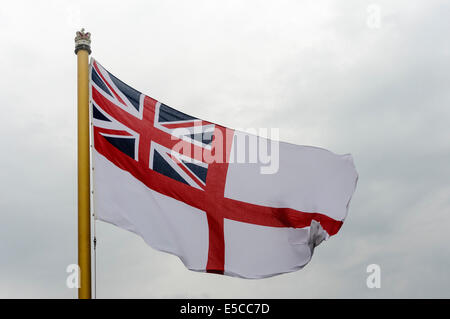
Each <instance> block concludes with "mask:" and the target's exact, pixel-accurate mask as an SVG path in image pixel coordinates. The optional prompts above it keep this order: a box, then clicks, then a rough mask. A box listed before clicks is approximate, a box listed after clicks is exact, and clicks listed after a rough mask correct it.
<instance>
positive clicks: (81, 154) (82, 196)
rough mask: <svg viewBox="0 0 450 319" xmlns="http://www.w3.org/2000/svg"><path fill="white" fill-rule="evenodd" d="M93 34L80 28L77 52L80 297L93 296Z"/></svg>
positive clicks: (77, 35)
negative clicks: (91, 113)
mask: <svg viewBox="0 0 450 319" xmlns="http://www.w3.org/2000/svg"><path fill="white" fill-rule="evenodd" d="M90 38H91V34H90V33H89V32H86V33H85V32H84V29H81V31H78V32H77V33H76V37H75V54H76V55H77V60H78V265H79V267H80V273H79V276H80V277H79V278H80V281H79V283H80V286H79V288H78V298H79V299H91V216H90V169H89V149H90V147H89V54H90V53H91V39H90Z"/></svg>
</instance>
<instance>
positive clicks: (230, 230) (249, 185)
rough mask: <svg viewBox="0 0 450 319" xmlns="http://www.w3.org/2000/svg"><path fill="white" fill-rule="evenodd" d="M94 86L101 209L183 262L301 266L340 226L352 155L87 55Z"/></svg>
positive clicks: (249, 272)
mask: <svg viewBox="0 0 450 319" xmlns="http://www.w3.org/2000/svg"><path fill="white" fill-rule="evenodd" d="M90 90H91V94H90V96H91V106H92V124H93V130H92V134H93V143H94V150H93V155H92V156H93V168H94V178H93V183H94V188H93V189H94V212H95V216H96V218H97V219H99V220H102V221H105V222H108V223H111V224H114V225H116V226H118V227H120V228H123V229H126V230H129V231H131V232H134V233H136V234H138V235H139V236H141V237H142V238H143V239H144V241H145V242H146V243H147V244H148V245H150V246H151V247H153V248H155V249H158V250H160V251H164V252H168V253H171V254H174V255H176V256H178V257H179V258H180V259H181V261H182V262H183V263H184V265H185V266H186V267H187V268H188V269H190V270H194V271H199V272H213V273H220V274H226V275H230V276H236V277H243V278H263V277H269V276H274V275H276V274H281V273H286V272H291V271H295V270H298V269H300V268H302V267H304V266H305V265H306V264H307V263H308V262H309V261H310V260H311V257H312V254H313V251H314V247H316V246H317V245H319V244H320V243H321V242H322V241H323V240H324V239H328V237H329V236H332V235H335V234H336V233H337V232H338V231H339V229H340V228H341V226H342V223H343V221H344V219H345V217H346V216H347V211H348V205H349V202H350V199H351V197H352V195H353V192H354V190H355V187H356V181H357V177H358V175H357V172H356V170H355V167H354V164H353V160H352V156H351V155H349V154H346V155H336V154H334V153H332V152H330V151H327V150H325V149H322V148H317V147H310V146H299V145H294V144H290V143H284V142H279V143H278V142H277V141H274V140H271V139H268V138H265V137H261V136H257V135H255V134H252V133H248V132H244V131H238V130H233V129H229V128H226V127H224V126H221V125H218V124H214V123H211V122H209V121H204V120H201V119H198V118H196V117H193V116H190V115H187V114H185V113H182V112H180V111H178V110H176V109H174V108H171V107H169V106H167V105H166V104H164V103H161V102H159V101H157V100H155V99H153V98H151V97H149V96H146V95H144V94H142V93H141V92H139V91H137V90H135V89H133V88H131V87H130V86H128V85H126V84H125V83H124V82H122V81H121V80H119V79H118V78H117V77H115V76H114V75H113V74H111V73H110V72H108V71H107V70H106V69H104V68H103V67H102V66H101V65H100V64H99V63H98V62H97V61H95V60H93V59H92V60H91V66H90ZM269 151H270V152H269ZM269 153H270V156H268V154H269ZM258 154H259V155H261V154H262V155H264V156H258ZM260 157H261V158H262V159H263V160H259V159H260ZM255 159H256V160H255Z"/></svg>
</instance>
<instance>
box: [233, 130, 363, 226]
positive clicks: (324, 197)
mask: <svg viewBox="0 0 450 319" xmlns="http://www.w3.org/2000/svg"><path fill="white" fill-rule="evenodd" d="M238 135H247V136H249V137H250V136H251V137H252V138H256V139H257V140H258V143H257V144H258V145H261V144H262V143H260V142H263V141H264V142H265V141H267V139H264V138H261V137H256V136H254V135H251V134H248V133H244V132H235V137H236V136H238ZM244 140H247V141H248V140H250V138H247V139H243V138H234V139H233V146H232V155H231V158H234V159H236V156H233V154H235V152H239V153H241V154H242V153H244V152H245V151H242V149H243V148H245V147H246V145H245V144H243V143H239V141H244ZM260 140H262V141H260ZM271 160H272V161H274V160H276V157H274V156H272V159H271ZM264 166H267V165H265V164H264V165H263V164H261V163H260V162H259V163H236V160H235V162H233V163H230V164H229V166H228V172H227V181H226V186H225V197H228V198H231V199H236V200H240V201H244V202H248V203H252V204H257V205H263V206H270V207H289V208H292V209H295V210H299V211H303V212H311V213H314V212H317V213H322V214H324V215H327V216H329V217H331V218H333V219H336V220H344V218H345V217H346V216H347V204H348V203H349V201H350V199H351V197H352V195H353V192H354V190H355V187H356V180H357V177H358V174H357V173H356V170H355V166H354V164H353V159H352V156H351V155H350V154H346V155H337V154H334V153H332V152H330V151H328V150H325V149H323V148H318V147H311V146H301V145H294V144H289V143H284V142H280V143H279V167H278V171H277V172H276V173H275V174H261V167H264Z"/></svg>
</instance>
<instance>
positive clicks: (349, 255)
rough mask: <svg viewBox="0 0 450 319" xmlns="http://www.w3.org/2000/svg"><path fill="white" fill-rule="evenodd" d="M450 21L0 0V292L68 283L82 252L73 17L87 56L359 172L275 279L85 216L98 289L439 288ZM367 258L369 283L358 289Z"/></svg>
mask: <svg viewBox="0 0 450 319" xmlns="http://www.w3.org/2000/svg"><path fill="white" fill-rule="evenodd" d="M371 4H372V6H370V5H371ZM378 10H379V12H380V19H379V21H378V20H377V17H376V12H377V11H378ZM374 14H375V16H374ZM449 17H450V3H449V2H448V1H444V0H443V1H438V0H431V1H419V0H414V1H412V0H407V1H406V0H404V1H388V0H386V1H361V0H352V1H339V2H337V1H281V0H277V1H268V0H265V1H261V0H259V1H234V0H233V1H230V0H227V1H213V0H207V1H168V0H164V1H162V0H161V1H77V2H75V1H74V2H72V3H70V2H68V1H56V0H55V1H19V0H15V1H8V2H7V3H3V4H2V8H1V10H0V43H1V59H0V70H1V73H2V74H1V75H2V76H1V77H0V87H1V88H2V89H1V91H2V94H0V106H1V109H2V114H3V116H2V121H1V122H2V125H1V126H0V133H1V134H0V147H1V150H2V153H1V154H2V156H1V157H0V167H1V170H0V174H1V175H0V176H1V184H0V200H1V202H0V297H2V298H12V297H26V298H34V297H38V298H50V297H53V298H75V297H76V296H77V291H76V290H71V289H68V288H67V287H66V285H65V281H66V276H67V275H68V274H67V273H66V267H67V265H69V264H72V263H76V262H77V246H76V245H77V243H76V223H77V217H76V214H77V213H76V198H77V197H76V196H77V195H76V56H75V55H74V52H73V49H74V36H75V31H76V30H77V29H79V28H80V27H82V26H83V27H85V28H87V30H88V31H90V32H91V33H92V51H93V53H92V56H93V57H95V58H96V59H97V60H98V61H99V62H100V63H102V65H103V66H104V67H106V68H107V69H109V70H110V71H111V72H112V73H114V74H115V75H117V76H118V77H119V78H121V79H122V80H124V81H125V82H127V83H128V84H130V85H131V86H133V87H135V88H136V89H138V90H140V91H142V92H144V93H146V94H147V95H150V96H152V97H154V98H156V99H158V100H160V101H162V102H164V103H166V104H168V105H170V106H172V107H175V108H177V109H179V110H181V111H183V112H185V113H188V114H191V115H194V116H196V117H199V118H203V119H206V120H209V121H212V122H217V123H219V124H223V125H226V126H228V127H231V128H251V127H252V128H259V127H269V128H270V127H275V128H279V129H280V139H281V140H283V141H287V142H291V143H296V144H302V145H313V146H319V147H324V148H327V149H329V150H331V151H333V152H335V153H339V154H344V153H351V154H352V155H353V157H354V161H355V165H356V168H357V170H358V173H359V182H358V187H357V190H356V193H355V195H354V197H353V200H352V202H351V205H350V211H349V215H348V218H347V220H346V222H345V223H344V226H343V227H342V229H341V231H340V232H339V234H337V235H336V236H334V237H332V238H330V240H328V241H327V242H324V243H322V244H321V245H320V246H319V247H318V248H317V249H316V251H315V254H314V257H313V259H312V261H311V262H310V263H309V264H308V265H307V266H306V267H305V268H304V269H302V270H300V271H297V272H294V273H290V274H285V275H281V276H277V277H273V278H269V279H262V280H244V279H238V278H231V277H225V276H218V275H212V274H203V273H196V272H191V271H188V270H187V269H185V268H184V266H183V264H182V263H181V261H180V260H179V259H178V258H177V257H175V256H172V255H169V254H165V253H162V252H158V251H156V250H154V249H152V248H150V247H149V246H147V245H146V244H145V243H144V241H143V240H142V239H141V238H139V237H137V236H136V235H135V234H132V233H129V232H127V231H125V230H122V229H119V228H117V227H115V226H113V225H109V224H106V223H103V222H97V223H96V224H97V236H98V251H97V296H98V297H101V298H110V297H119V298H122V297H124V298H131V297H137V298H153V297H161V298H170V297H212V298H214V297H215V298H229V297H236V298H241V297H242V298H244V297H247V298H253V297H256V298H257V297H263V298H266V297H267V298H279V297H280V298H281V297H283V298H317V297H325V298H336V297H340V298H353V297H362V298H380V297H385V298H399V297H413V298H416V297H424V298H428V297H447V298H449V297H450V248H449V242H450V232H449V228H450V165H449V162H450V89H449V87H450V86H449V84H450V72H449V71H450V38H449V36H448V33H449V30H450V19H449ZM378 22H379V23H378ZM373 263H375V264H378V265H380V267H381V288H380V289H368V288H367V286H366V277H367V275H368V274H367V273H366V267H367V265H369V264H373Z"/></svg>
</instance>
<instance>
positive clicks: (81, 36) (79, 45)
mask: <svg viewBox="0 0 450 319" xmlns="http://www.w3.org/2000/svg"><path fill="white" fill-rule="evenodd" d="M79 50H86V51H87V52H88V53H89V54H91V33H90V32H84V28H82V29H81V30H80V31H77V35H76V37H75V54H77V52H78V51H79Z"/></svg>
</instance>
